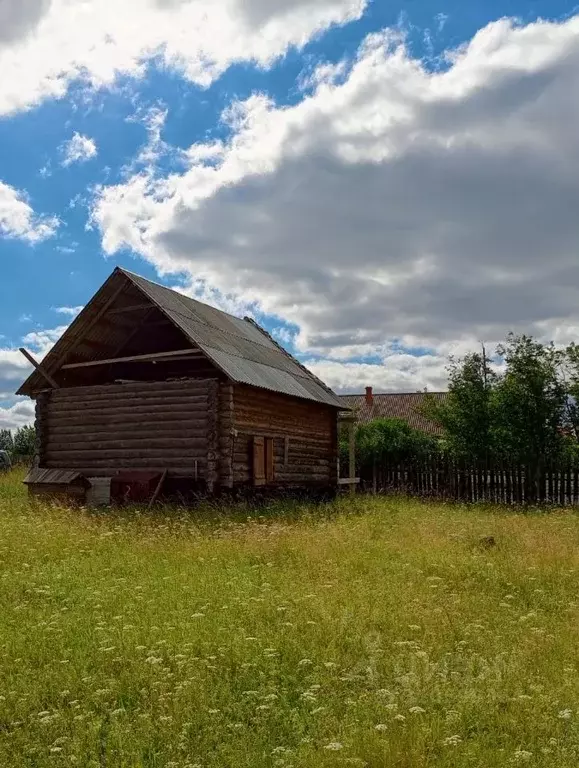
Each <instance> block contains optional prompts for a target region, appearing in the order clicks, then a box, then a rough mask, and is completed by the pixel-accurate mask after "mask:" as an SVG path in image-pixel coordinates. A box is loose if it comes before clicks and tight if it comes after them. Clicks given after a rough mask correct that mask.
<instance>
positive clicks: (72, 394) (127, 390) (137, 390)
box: [54, 378, 213, 402]
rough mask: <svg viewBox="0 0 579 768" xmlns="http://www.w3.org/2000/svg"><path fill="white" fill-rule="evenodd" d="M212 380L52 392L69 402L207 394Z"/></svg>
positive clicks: (124, 384)
mask: <svg viewBox="0 0 579 768" xmlns="http://www.w3.org/2000/svg"><path fill="white" fill-rule="evenodd" d="M212 380H213V379H199V378H179V379H177V380H175V381H134V382H125V383H122V384H121V383H119V384H93V385H91V386H86V387H84V386H83V387H63V388H62V389H59V390H58V392H54V400H55V401H59V402H60V401H61V400H69V399H71V398H72V399H75V398H81V399H82V398H93V397H99V396H101V395H106V396H107V397H108V396H109V395H114V394H123V395H128V394H131V393H134V394H138V395H140V394H143V393H147V392H168V391H170V390H175V391H181V390H186V389H191V390H192V391H193V390H197V389H199V390H200V391H203V392H207V387H208V384H209V381H212Z"/></svg>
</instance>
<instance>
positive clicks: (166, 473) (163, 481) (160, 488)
mask: <svg viewBox="0 0 579 768" xmlns="http://www.w3.org/2000/svg"><path fill="white" fill-rule="evenodd" d="M168 473H169V471H168V470H167V469H166V470H165V471H164V472H163V474H162V475H161V479H160V480H159V483H158V485H157V487H156V488H155V493H154V494H153V496H152V497H151V501H150V502H149V503H148V505H147V509H151V508H152V506H153V504H154V503H155V502H156V501H157V499H158V498H159V494H160V493H161V490H162V488H163V485H164V484H165V480H166V479H167V475H168Z"/></svg>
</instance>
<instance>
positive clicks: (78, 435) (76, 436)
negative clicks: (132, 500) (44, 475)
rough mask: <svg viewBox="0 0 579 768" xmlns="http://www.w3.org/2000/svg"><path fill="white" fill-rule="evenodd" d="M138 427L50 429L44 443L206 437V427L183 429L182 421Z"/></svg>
mask: <svg viewBox="0 0 579 768" xmlns="http://www.w3.org/2000/svg"><path fill="white" fill-rule="evenodd" d="M138 426H139V428H138V429H137V428H132V429H127V430H125V431H121V432H119V431H118V430H117V429H110V430H108V431H104V432H103V431H100V432H87V431H86V429H84V430H83V429H82V428H80V427H79V428H78V429H77V430H76V431H74V432H67V433H64V434H63V433H61V432H57V431H56V430H54V429H53V430H52V431H51V433H50V435H49V436H48V438H47V439H46V440H45V441H44V442H45V444H46V445H48V446H50V447H54V446H59V445H71V446H76V445H78V444H82V445H87V444H90V445H95V444H97V443H98V444H99V446H100V445H109V444H110V445H111V447H114V445H115V444H116V443H119V442H120V443H125V442H131V443H142V444H148V445H151V444H152V443H155V444H157V443H160V442H163V443H164V442H173V441H175V440H178V441H179V440H182V441H186V442H189V441H190V440H200V439H203V440H205V439H206V429H205V428H203V429H183V428H182V426H183V425H182V422H181V428H179V426H177V427H175V429H172V430H170V429H169V430H168V429H165V428H164V427H165V424H164V423H163V422H159V423H158V424H156V425H155V426H156V427H158V429H151V428H150V425H148V424H144V425H143V424H141V425H138Z"/></svg>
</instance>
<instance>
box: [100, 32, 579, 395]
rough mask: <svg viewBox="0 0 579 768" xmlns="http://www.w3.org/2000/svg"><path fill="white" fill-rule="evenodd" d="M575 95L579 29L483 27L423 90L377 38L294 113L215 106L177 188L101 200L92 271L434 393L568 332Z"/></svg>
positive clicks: (136, 180)
mask: <svg viewBox="0 0 579 768" xmlns="http://www.w3.org/2000/svg"><path fill="white" fill-rule="evenodd" d="M578 78H579V17H573V18H571V19H569V20H567V21H565V22H561V23H546V22H537V23H535V24H530V25H528V26H524V27H520V26H517V25H516V24H515V23H514V22H512V21H508V20H502V21H499V22H496V23H493V24H491V25H489V26H488V27H486V28H485V29H482V30H480V31H479V32H478V33H477V35H476V36H475V37H474V38H473V39H472V40H471V41H470V42H469V43H468V45H465V46H463V47H462V48H461V49H460V50H457V51H451V52H449V53H448V54H447V66H446V67H445V68H444V69H443V70H442V71H437V72H431V71H429V70H427V69H426V68H425V66H424V64H423V62H421V61H419V60H416V59H413V58H412V57H411V55H410V54H409V52H408V50H407V48H406V47H405V45H404V41H402V40H401V39H400V36H399V33H392V32H389V31H385V32H384V33H382V34H380V35H372V36H370V37H369V38H368V39H367V40H366V41H365V42H364V44H363V45H362V47H361V49H360V51H359V54H358V56H357V58H356V59H355V60H354V61H353V62H350V64H349V65H348V68H347V70H346V72H345V73H344V74H343V75H342V76H341V77H340V78H339V79H338V80H336V79H335V78H333V77H330V78H329V79H328V78H326V77H319V78H317V79H316V77H313V78H312V82H313V83H314V84H315V87H314V90H313V92H312V93H311V94H310V95H307V96H305V97H304V99H303V100H302V101H301V102H300V103H298V104H297V105H295V106H292V107H285V108H280V107H277V106H276V105H275V104H273V103H272V102H271V101H269V100H268V99H267V98H265V97H264V96H253V97H252V98H251V99H249V100H248V101H246V102H244V103H241V104H239V103H238V104H235V105H232V107H231V108H230V109H229V110H228V112H227V114H226V115H225V119H226V120H227V121H228V123H229V124H230V126H231V127H232V128H233V131H234V135H233V137H232V138H231V140H230V141H229V143H228V144H226V145H217V146H216V145H215V144H207V145H204V144H196V145H194V146H193V147H191V148H190V150H189V153H188V156H189V159H190V166H189V167H188V169H187V170H186V171H185V172H184V173H182V174H181V175H178V174H172V175H171V176H168V177H166V178H161V179H159V178H158V176H153V175H152V174H147V173H140V174H136V175H134V176H133V177H132V178H130V179H128V180H127V182H126V183H124V184H121V185H118V186H109V187H104V188H102V189H101V190H100V191H99V194H98V198H97V200H96V202H95V206H94V209H93V221H94V222H95V223H96V224H97V225H98V226H99V227H100V229H101V232H102V238H103V247H104V249H105V251H106V252H107V253H108V254H113V253H115V252H116V251H117V250H119V249H121V248H124V247H129V248H131V249H133V250H134V251H135V252H137V253H139V254H141V255H142V256H144V257H145V258H147V259H148V260H149V261H150V262H151V263H153V264H154V265H155V266H156V267H157V269H158V270H159V271H160V272H161V273H170V272H177V271H185V272H189V273H190V274H191V275H194V276H195V277H196V278H197V279H203V280H205V281H207V283H208V284H209V285H212V286H215V287H217V288H218V289H219V290H221V291H222V292H224V293H227V294H233V295H237V296H239V297H240V298H242V299H246V300H249V299H254V300H255V299H257V300H258V301H259V305H260V309H261V310H263V311H265V312H268V313H274V314H276V315H278V316H279V317H282V318H284V319H285V320H286V321H289V322H291V323H293V324H295V325H297V326H299V329H300V331H299V334H298V336H297V337H296V344H297V345H298V347H299V348H300V349H301V350H302V351H303V352H304V353H308V352H309V353H312V352H313V353H315V354H316V355H325V356H331V357H333V358H335V360H337V361H342V363H343V362H344V361H346V362H347V360H348V359H349V358H350V359H351V358H352V357H354V356H355V355H360V354H363V355H365V356H367V355H369V354H373V353H374V354H375V353H377V352H378V353H379V350H380V349H381V348H383V347H384V345H386V346H387V345H388V344H390V343H392V342H396V343H397V344H398V345H399V346H400V345H401V346H402V347H406V348H414V349H416V348H418V349H423V350H426V351H429V353H430V354H431V356H433V357H435V358H437V362H436V364H435V365H434V364H433V365H434V367H435V368H436V371H435V372H433V371H428V370H427V371H425V369H424V366H425V365H427V364H428V358H426V359H424V360H422V361H421V362H420V363H419V365H421V366H422V368H421V371H422V372H413V373H410V374H409V376H408V383H409V386H410V381H412V382H414V381H416V382H417V384H419V386H414V385H413V386H411V387H410V388H411V389H418V388H420V387H421V386H422V384H423V383H424V381H431V382H432V383H433V384H435V385H436V386H437V387H438V386H440V383H441V378H440V371H441V370H443V367H444V366H443V363H444V359H445V357H446V354H447V353H448V352H449V351H452V350H453V349H458V350H463V349H465V348H467V347H468V346H470V345H475V346H476V344H477V342H478V340H480V339H484V340H486V341H487V342H489V344H490V345H492V343H493V342H495V341H496V340H498V339H500V338H501V337H503V336H504V334H505V333H506V332H508V331H509V330H510V329H513V330H526V331H529V332H532V333H537V334H538V335H541V336H547V337H548V336H549V334H551V333H554V332H555V329H559V330H558V333H559V335H560V336H562V335H564V333H565V331H564V330H561V329H565V328H568V327H573V326H574V327H579V310H578V308H577V290H578V288H579V266H578V261H577V242H578V239H579V238H578V236H579V225H578V223H577V221H578V220H577V210H578V206H579V134H578V133H577V131H576V130H575V126H576V125H577V124H578V123H579V101H578V100H577V99H576V98H574V97H573V96H572V94H574V93H576V84H577V81H578ZM205 152H207V153H208V154H210V155H211V159H210V160H209V161H208V160H206V159H205V157H204V153H205ZM393 362H395V361H393V360H390V362H389V365H391V364H393ZM398 362H399V361H398ZM355 364H356V363H355V362H352V366H353V365H355ZM352 366H350V367H344V366H343V365H342V367H340V366H336V365H334V366H333V367H327V368H326V369H325V370H326V372H327V377H330V378H333V377H334V379H335V381H345V379H343V378H340V377H341V376H342V372H344V371H348V372H349V374H348V375H349V376H350V380H352V376H354V377H355V380H356V381H358V374H359V372H360V371H363V373H364V376H366V377H369V376H370V371H369V370H368V369H367V368H365V369H360V368H359V369H355V368H353V367H352ZM379 367H380V368H382V367H383V366H379ZM377 375H379V376H386V379H384V381H383V386H388V387H389V386H390V385H389V384H388V382H389V381H391V379H389V378H388V376H389V374H388V373H387V372H385V371H380V372H377ZM396 376H398V378H396V379H395V386H396V387H398V385H399V384H400V385H402V383H403V382H402V380H401V379H400V376H399V374H396Z"/></svg>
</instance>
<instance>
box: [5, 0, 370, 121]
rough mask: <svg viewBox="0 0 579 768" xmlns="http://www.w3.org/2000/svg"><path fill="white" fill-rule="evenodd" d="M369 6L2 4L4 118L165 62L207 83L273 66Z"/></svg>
mask: <svg viewBox="0 0 579 768" xmlns="http://www.w3.org/2000/svg"><path fill="white" fill-rule="evenodd" d="M367 2H368V0H131V2H117V3H112V2H111V0H83V2H77V1H76V0H52V2H51V0H17V1H16V0H0V29H2V30H3V32H2V33H0V72H2V78H1V79H0V114H10V113H12V112H16V111H18V110H22V109H26V108H29V107H31V106H33V105H34V104H37V103H39V102H40V101H41V100H43V99H45V98H48V97H55V98H60V97H62V96H63V95H64V94H65V93H66V91H67V88H68V86H69V84H70V83H71V82H72V81H73V80H75V79H81V80H83V81H85V82H87V83H88V84H89V85H91V86H93V87H102V86H109V85H111V84H113V83H114V81H115V79H116V78H117V77H118V76H119V75H130V76H139V75H141V74H142V73H143V71H144V69H145V67H146V63H147V61H150V60H152V59H154V58H159V59H160V60H161V61H162V63H163V64H164V65H165V66H167V67H170V68H172V69H173V70H176V71H179V72H181V73H182V74H183V76H184V77H186V78H187V79H189V80H191V81H193V82H195V83H197V84H199V85H202V86H206V85H208V84H210V83H211V82H212V81H213V80H214V79H215V78H216V77H218V76H219V75H220V74H221V73H222V72H223V71H225V70H226V69H227V68H228V67H229V66H230V65H231V64H233V63H235V62H243V61H252V62H255V63H256V64H257V65H259V66H263V67H266V66H269V65H270V64H271V63H272V62H273V61H274V60H275V59H277V58H278V57H280V56H282V55H283V54H284V53H286V52H287V51H288V49H289V48H290V47H292V46H297V47H301V46H303V45H305V44H306V43H307V42H308V41H309V40H310V39H311V38H312V37H313V36H315V35H316V34H318V33H319V32H321V31H323V30H324V29H327V28H328V27H330V26H331V25H333V24H343V23H346V22H348V21H352V20H354V19H356V18H359V17H360V16H361V14H362V12H363V11H364V9H365V7H366V5H367Z"/></svg>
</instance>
